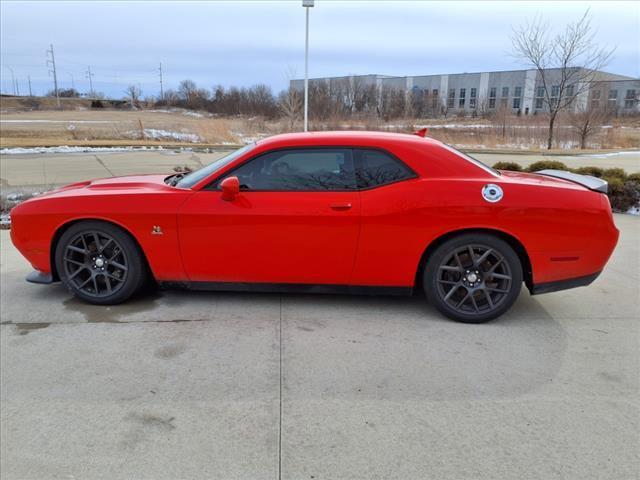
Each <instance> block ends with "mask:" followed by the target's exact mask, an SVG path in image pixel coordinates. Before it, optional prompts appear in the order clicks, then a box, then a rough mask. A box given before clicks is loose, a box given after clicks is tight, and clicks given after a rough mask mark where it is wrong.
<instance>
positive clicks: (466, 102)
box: [291, 69, 640, 115]
mask: <svg viewBox="0 0 640 480" xmlns="http://www.w3.org/2000/svg"><path fill="white" fill-rule="evenodd" d="M545 77H546V81H547V84H548V85H549V86H550V93H551V97H552V98H551V100H552V101H553V94H554V92H557V91H558V89H559V83H560V82H559V80H560V70H557V69H556V70H554V69H550V70H547V71H545ZM596 78H597V80H598V81H597V82H595V83H594V84H593V85H592V86H591V88H590V89H589V90H588V91H585V92H583V93H582V94H581V95H578V96H577V97H576V99H575V101H574V102H573V104H572V106H571V108H573V109H575V110H579V109H583V108H585V107H586V106H587V105H589V102H591V105H592V106H594V107H606V108H607V109H608V110H609V111H611V112H613V113H615V114H616V115H632V114H636V115H637V114H640V101H639V98H640V79H637V78H632V77H627V76H624V75H616V74H612V73H607V72H596ZM345 81H348V82H351V83H354V82H356V81H357V82H358V83H359V84H361V85H369V86H370V85H375V86H376V87H377V90H378V92H380V91H381V90H382V89H383V88H393V89H400V90H404V91H405V92H407V93H409V92H413V93H420V94H422V95H423V96H426V97H427V98H430V99H432V100H431V101H433V102H437V105H438V110H439V112H438V113H447V114H458V115H475V114H480V113H482V114H485V113H491V112H494V111H497V110H498V109H501V108H506V109H507V110H509V111H510V112H512V113H514V114H518V115H536V114H538V113H543V112H545V111H546V110H548V102H547V101H546V99H545V91H544V88H543V86H542V79H541V75H540V73H539V72H538V71H537V70H510V71H499V72H478V73H456V74H443V75H419V76H410V77H393V76H389V75H375V74H372V75H354V76H349V77H325V78H314V79H310V80H309V82H310V83H314V82H326V83H327V84H328V85H329V86H330V89H331V85H333V84H336V85H337V84H338V83H340V82H342V83H344V82H345ZM291 87H292V88H294V89H296V90H302V89H303V87H304V81H303V80H292V81H291ZM568 88H569V89H570V90H569V92H568V96H573V93H571V91H572V90H571V89H574V90H573V91H580V90H581V88H580V86H579V85H569V87H568Z"/></svg>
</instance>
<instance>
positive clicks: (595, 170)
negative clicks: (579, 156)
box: [574, 167, 604, 178]
mask: <svg viewBox="0 0 640 480" xmlns="http://www.w3.org/2000/svg"><path fill="white" fill-rule="evenodd" d="M574 172H575V173H579V174H580V175H591V176H592V177H598V178H602V177H603V176H604V169H602V168H600V167H580V168H576V169H575V170H574Z"/></svg>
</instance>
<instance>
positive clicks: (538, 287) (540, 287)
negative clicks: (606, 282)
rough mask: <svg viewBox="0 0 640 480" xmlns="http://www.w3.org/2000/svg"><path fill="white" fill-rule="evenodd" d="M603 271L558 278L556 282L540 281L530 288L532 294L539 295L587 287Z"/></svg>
mask: <svg viewBox="0 0 640 480" xmlns="http://www.w3.org/2000/svg"><path fill="white" fill-rule="evenodd" d="M600 273H601V272H596V273H594V274H591V275H585V276H584V277H576V278H568V279H567V280H558V281H556V282H547V283H538V284H535V285H534V286H533V287H532V288H530V289H529V291H530V292H531V295H539V294H541V293H551V292H557V291H559V290H568V289H569V288H576V287H586V286H587V285H590V284H591V283H593V281H594V280H595V279H596V278H598V275H600Z"/></svg>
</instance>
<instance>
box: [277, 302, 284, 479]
mask: <svg viewBox="0 0 640 480" xmlns="http://www.w3.org/2000/svg"><path fill="white" fill-rule="evenodd" d="M278 337H279V343H280V355H279V356H280V361H279V366H280V375H279V379H280V380H279V412H278V480H282V349H283V344H282V295H280V324H279V327H278Z"/></svg>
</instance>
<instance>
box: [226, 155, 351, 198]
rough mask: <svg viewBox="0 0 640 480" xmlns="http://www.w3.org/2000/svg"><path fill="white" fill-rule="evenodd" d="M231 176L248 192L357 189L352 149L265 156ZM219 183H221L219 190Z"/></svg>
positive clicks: (233, 172)
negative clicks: (236, 178)
mask: <svg viewBox="0 0 640 480" xmlns="http://www.w3.org/2000/svg"><path fill="white" fill-rule="evenodd" d="M227 176H236V177H238V180H240V189H241V190H246V191H260V190H280V191H282V190H288V191H305V190H307V191H322V190H355V189H356V181H355V172H354V168H353V155H352V153H351V150H350V149H342V148H318V149H296V150H280V151H276V152H270V153H265V154H264V155H260V156H259V157H257V158H254V159H253V160H249V162H247V163H245V164H244V165H242V166H240V167H239V168H237V169H235V170H233V171H232V172H230V173H229V175H227ZM221 180H222V179H221ZM221 180H220V181H221ZM219 183H220V182H217V184H216V188H218V184H219Z"/></svg>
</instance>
